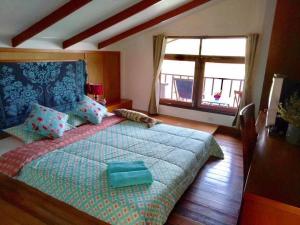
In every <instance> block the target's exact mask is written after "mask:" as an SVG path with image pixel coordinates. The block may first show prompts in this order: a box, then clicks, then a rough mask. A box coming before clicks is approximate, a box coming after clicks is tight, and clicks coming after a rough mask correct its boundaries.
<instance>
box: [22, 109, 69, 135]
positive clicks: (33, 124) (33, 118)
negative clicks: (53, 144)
mask: <svg viewBox="0 0 300 225" xmlns="http://www.w3.org/2000/svg"><path fill="white" fill-rule="evenodd" d="M67 120H68V115H67V114H64V113H61V112H58V111H56V110H54V109H50V108H48V107H45V106H41V105H39V104H34V105H33V107H32V111H31V113H30V114H29V116H28V118H27V119H26V120H25V122H24V125H25V129H26V130H28V131H32V132H34V133H37V134H40V135H42V136H46V137H49V138H58V137H62V136H63V134H64V132H65V130H66V129H67V128H68V125H67Z"/></svg>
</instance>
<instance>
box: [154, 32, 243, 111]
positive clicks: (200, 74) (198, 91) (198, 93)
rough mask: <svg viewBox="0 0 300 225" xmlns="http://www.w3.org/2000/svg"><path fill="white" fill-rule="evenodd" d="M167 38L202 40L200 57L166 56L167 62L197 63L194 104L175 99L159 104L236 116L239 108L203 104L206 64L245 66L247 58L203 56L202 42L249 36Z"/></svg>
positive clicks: (161, 100) (162, 99)
mask: <svg viewBox="0 0 300 225" xmlns="http://www.w3.org/2000/svg"><path fill="white" fill-rule="evenodd" d="M166 38H178V39H200V47H199V54H198V55H185V54H165V55H164V59H165V60H176V61H193V62H195V70H194V86H193V97H192V103H190V102H183V101H177V100H173V99H166V98H159V104H161V105H167V106H173V107H178V108H185V109H192V110H197V111H205V112H211V113H219V114H224V115H235V114H236V112H237V108H233V107H222V106H214V105H204V104H201V99H202V91H203V80H204V69H205V63H206V62H213V63H234V64H245V57H242V56H209V55H201V48H202V40H203V39H207V38H210V39H218V38H219V39H225V38H231V39H232V38H245V39H247V36H245V35H234V36H188V37H186V36H167V37H166ZM199 100H200V102H199Z"/></svg>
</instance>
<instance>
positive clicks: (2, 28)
mask: <svg viewBox="0 0 300 225" xmlns="http://www.w3.org/2000/svg"><path fill="white" fill-rule="evenodd" d="M67 2H68V1H67V0H51V1H50V0H48V1H47V0H0V38H1V37H5V38H12V37H14V36H16V35H17V34H19V33H20V32H22V31H24V30H25V29H26V28H28V27H29V26H31V25H32V24H34V23H36V22H38V21H39V20H41V19H42V18H44V17H45V16H47V15H48V14H50V13H51V12H53V11H54V10H56V9H57V8H59V7H60V6H62V5H64V4H65V3H67Z"/></svg>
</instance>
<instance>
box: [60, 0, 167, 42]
mask: <svg viewBox="0 0 300 225" xmlns="http://www.w3.org/2000/svg"><path fill="white" fill-rule="evenodd" d="M159 1H161V0H143V1H140V2H139V3H137V4H135V5H133V6H130V7H129V8H127V9H125V10H123V11H121V12H119V13H117V14H115V15H113V16H111V17H109V18H107V19H106V20H104V21H102V22H100V23H98V24H96V25H94V26H92V27H90V28H88V29H86V30H85V31H83V32H81V33H79V34H77V35H75V36H73V37H71V38H69V39H67V40H65V41H64V42H63V48H68V47H70V46H71V45H74V44H76V43H78V42H80V41H82V40H84V39H86V38H88V37H90V36H93V35H95V34H97V33H99V32H101V31H103V30H105V29H107V28H109V27H111V26H113V25H115V24H117V23H119V22H122V21H123V20H125V19H127V18H129V17H130V16H132V15H134V14H137V13H139V12H141V11H143V10H144V9H146V8H148V7H150V6H152V5H154V4H155V3H157V2H159Z"/></svg>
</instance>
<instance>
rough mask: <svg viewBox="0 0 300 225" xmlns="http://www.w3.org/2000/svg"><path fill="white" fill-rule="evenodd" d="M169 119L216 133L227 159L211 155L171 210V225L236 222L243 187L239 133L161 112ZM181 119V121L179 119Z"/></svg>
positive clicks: (233, 223) (169, 120)
mask: <svg viewBox="0 0 300 225" xmlns="http://www.w3.org/2000/svg"><path fill="white" fill-rule="evenodd" d="M158 118H159V119H161V120H162V121H163V122H165V123H169V124H172V125H179V126H183V127H188V128H193V129H199V130H203V131H206V132H210V133H214V137H215V138H216V140H217V142H218V143H219V144H220V146H221V148H222V150H223V152H224V156H225V157H224V159H223V160H220V159H216V158H211V159H209V161H208V162H207V163H206V164H205V165H204V166H203V168H202V169H201V170H200V172H199V174H198V176H197V177H196V179H195V181H194V182H193V184H192V185H191V186H190V187H189V188H188V190H187V191H186V192H185V193H184V195H183V196H182V197H181V199H180V200H179V202H178V203H177V204H176V206H175V208H174V210H173V211H172V212H171V214H170V216H169V218H168V221H167V223H166V224H167V225H185V224H191V225H236V223H237V219H238V215H239V210H240V205H241V199H242V188H243V158H242V157H243V155H242V143H241V140H240V138H239V137H237V136H236V135H230V134H221V133H219V132H218V130H217V128H216V127H215V125H212V126H211V127H210V124H202V123H200V122H195V121H193V122H191V121H187V120H180V122H178V121H177V118H172V117H165V116H162V115H161V116H159V117H158ZM176 121H177V122H176Z"/></svg>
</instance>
